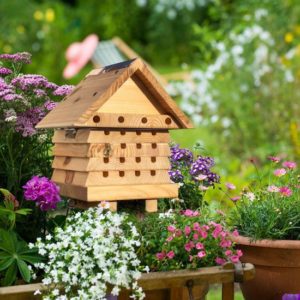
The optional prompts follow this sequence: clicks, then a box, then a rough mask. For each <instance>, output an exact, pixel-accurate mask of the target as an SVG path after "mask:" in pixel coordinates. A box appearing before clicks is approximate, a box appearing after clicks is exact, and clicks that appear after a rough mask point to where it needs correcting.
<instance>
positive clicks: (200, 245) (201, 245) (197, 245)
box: [196, 243, 204, 250]
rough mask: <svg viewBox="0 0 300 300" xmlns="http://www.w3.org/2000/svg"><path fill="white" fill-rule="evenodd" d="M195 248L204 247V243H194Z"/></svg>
mask: <svg viewBox="0 0 300 300" xmlns="http://www.w3.org/2000/svg"><path fill="white" fill-rule="evenodd" d="M196 249H197V250H201V249H204V245H203V244H202V243H197V244H196Z"/></svg>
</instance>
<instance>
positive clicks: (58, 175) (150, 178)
mask: <svg viewBox="0 0 300 300" xmlns="http://www.w3.org/2000/svg"><path fill="white" fill-rule="evenodd" d="M153 173H155V174H154V175H153ZM52 180H53V181H54V182H56V183H66V184H73V185H76V186H83V187H92V186H103V185H104V186H109V185H111V186H113V185H124V189H126V185H132V184H165V183H172V181H171V180H170V176H169V174H168V170H156V171H149V170H147V171H131V170H130V171H103V172H77V171H66V170H58V169H54V171H53V175H52ZM112 188H113V187H112Z"/></svg>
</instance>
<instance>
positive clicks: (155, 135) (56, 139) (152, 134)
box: [52, 129, 171, 144]
mask: <svg viewBox="0 0 300 300" xmlns="http://www.w3.org/2000/svg"><path fill="white" fill-rule="evenodd" d="M52 141H53V143H59V144H61V143H72V144H77V143H91V144H96V143H112V142H114V143H116V142H120V143H169V142H170V141H171V139H170V134H169V132H168V131H155V130H151V131H142V130H132V131H129V130H108V129H107V130H93V129H78V130H77V131H76V134H75V135H74V136H73V137H72V135H70V134H69V135H68V133H67V131H66V130H56V131H55V132H54V136H53V139H52Z"/></svg>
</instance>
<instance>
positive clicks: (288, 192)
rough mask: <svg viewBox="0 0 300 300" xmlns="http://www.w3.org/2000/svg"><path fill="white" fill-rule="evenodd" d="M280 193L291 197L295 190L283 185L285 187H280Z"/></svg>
mask: <svg viewBox="0 0 300 300" xmlns="http://www.w3.org/2000/svg"><path fill="white" fill-rule="evenodd" d="M279 193H280V194H281V195H282V196H284V197H290V196H291V195H292V193H293V192H292V190H291V189H290V188H288V187H287V186H283V187H281V188H279Z"/></svg>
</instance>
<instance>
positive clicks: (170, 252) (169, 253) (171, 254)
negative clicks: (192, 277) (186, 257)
mask: <svg viewBox="0 0 300 300" xmlns="http://www.w3.org/2000/svg"><path fill="white" fill-rule="evenodd" d="M174 256H175V253H174V251H169V252H168V253H167V255H166V257H167V258H168V259H172V258H174Z"/></svg>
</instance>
